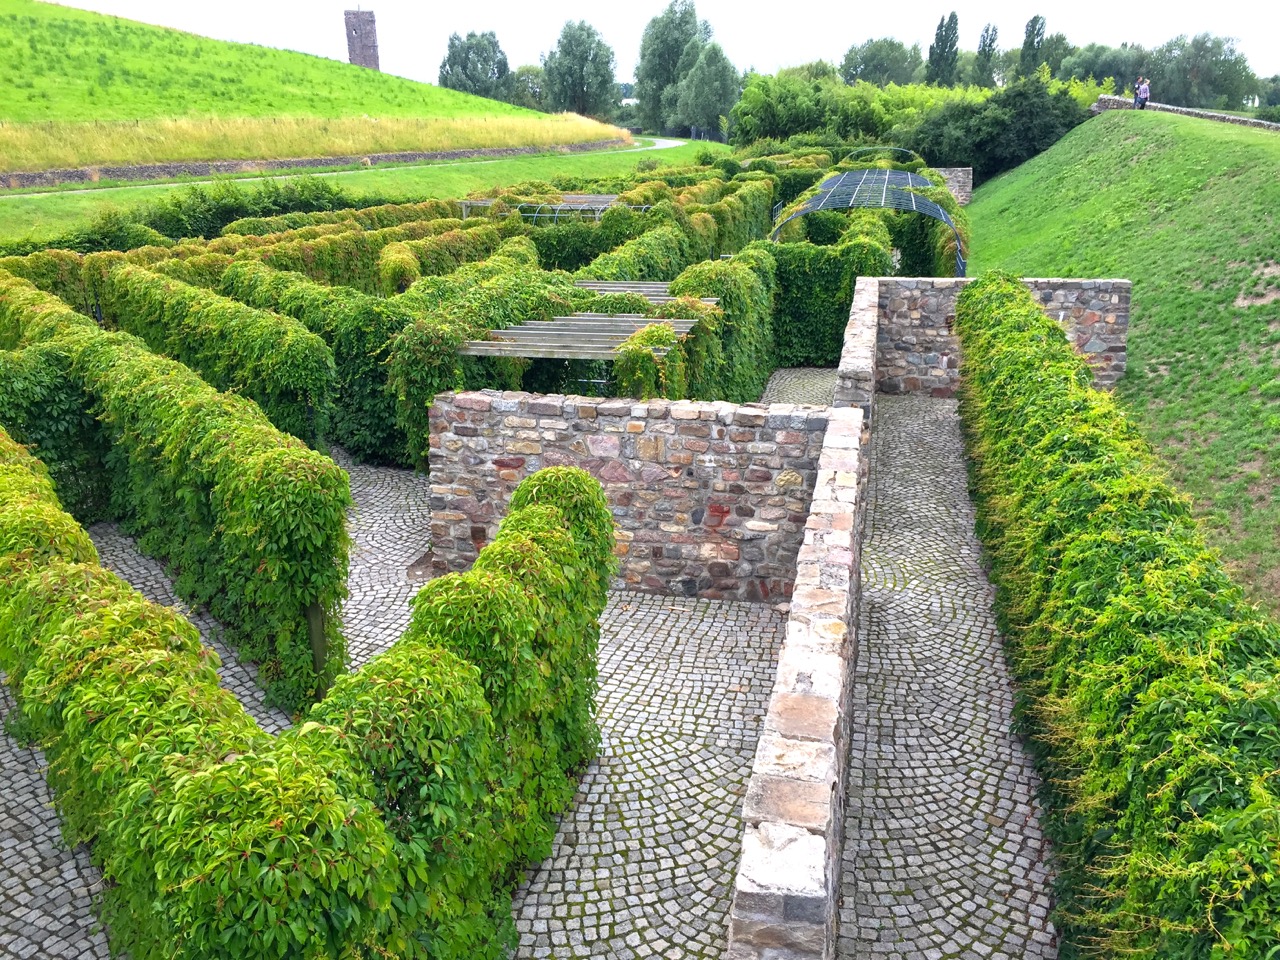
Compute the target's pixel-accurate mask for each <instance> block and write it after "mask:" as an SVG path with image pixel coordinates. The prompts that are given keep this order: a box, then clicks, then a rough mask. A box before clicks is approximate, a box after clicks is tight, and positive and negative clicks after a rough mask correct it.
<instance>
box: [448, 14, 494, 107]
mask: <svg viewBox="0 0 1280 960" xmlns="http://www.w3.org/2000/svg"><path fill="white" fill-rule="evenodd" d="M509 78H510V68H509V67H508V66H507V55H506V54H505V53H503V52H502V48H501V47H500V46H498V38H497V36H496V35H495V34H494V33H493V31H488V32H486V33H468V34H467V38H466V39H465V40H463V39H462V37H460V36H458V35H457V34H456V33H455V34H453V35H452V36H451V37H449V50H448V52H447V53H446V54H445V57H444V59H443V60H442V61H440V86H442V87H448V88H449V89H450V90H461V91H462V92H463V93H474V94H476V95H477V96H480V97H488V98H490V99H491V100H506V99H507V97H508V95H509V92H510V85H509Z"/></svg>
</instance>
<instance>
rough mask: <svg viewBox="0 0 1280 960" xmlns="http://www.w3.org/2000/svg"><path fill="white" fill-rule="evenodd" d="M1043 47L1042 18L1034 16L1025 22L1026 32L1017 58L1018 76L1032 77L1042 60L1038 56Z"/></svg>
mask: <svg viewBox="0 0 1280 960" xmlns="http://www.w3.org/2000/svg"><path fill="white" fill-rule="evenodd" d="M1043 47H1044V17H1042V16H1040V15H1039V14H1036V15H1035V16H1034V17H1032V18H1031V19H1030V20H1028V21H1027V29H1026V32H1025V33H1024V34H1023V35H1022V53H1021V54H1020V55H1019V56H1018V76H1019V77H1034V76H1035V75H1036V67H1038V66H1040V61H1041V60H1042V59H1043V58H1042V57H1041V55H1040V51H1041V48H1043Z"/></svg>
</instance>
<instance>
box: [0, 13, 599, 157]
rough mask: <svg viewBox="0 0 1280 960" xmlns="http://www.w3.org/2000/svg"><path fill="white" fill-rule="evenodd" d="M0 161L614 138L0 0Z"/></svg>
mask: <svg viewBox="0 0 1280 960" xmlns="http://www.w3.org/2000/svg"><path fill="white" fill-rule="evenodd" d="M0 91H3V96H0V171H16V170H43V169H50V168H54V167H78V166H90V165H94V164H122V163H157V162H163V161H166V160H224V159H247V158H261V157H266V158H279V157H306V156H337V155H346V154H363V153H374V152H390V151H396V150H442V149H461V148H467V147H476V146H495V147H502V146H541V145H549V144H554V143H582V142H586V141H589V140H602V139H608V138H610V137H612V136H616V135H617V133H616V130H615V128H613V127H609V126H606V125H603V124H597V123H595V122H594V121H589V120H586V119H584V118H581V117H573V118H572V119H565V118H556V117H550V116H548V115H546V114H541V113H536V112H534V111H531V110H524V109H521V108H519V107H513V106H511V105H510V104H506V103H499V102H497V101H494V100H485V99H483V98H480V97H473V96H470V95H468V94H462V93H457V92H456V91H453V90H446V89H443V88H440V87H435V86H432V85H430V84H425V83H418V82H416V81H413V80H406V79H404V78H402V77H395V76H391V75H389V74H384V73H378V72H376V71H372V70H366V69H364V68H363V67H356V66H352V65H351V64H347V63H341V62H339V61H337V60H327V59H325V58H323V57H314V56H311V55H309V54H303V53H294V52H291V51H287V50H274V49H270V48H267V47H259V46H254V45H252V44H243V43H229V42H226V41H222V40H210V39H208V38H206V37H198V36H195V35H194V34H189V33H183V32H181V31H178V30H170V29H168V28H164V27H154V26H149V25H147V24H142V23H135V22H133V21H130V20H121V19H120V18H118V17H108V16H104V15H102V14H98V13H92V12H89V11H86V10H76V9H73V8H71V7H61V6H56V5H54V4H49V3H38V2H34V0H0Z"/></svg>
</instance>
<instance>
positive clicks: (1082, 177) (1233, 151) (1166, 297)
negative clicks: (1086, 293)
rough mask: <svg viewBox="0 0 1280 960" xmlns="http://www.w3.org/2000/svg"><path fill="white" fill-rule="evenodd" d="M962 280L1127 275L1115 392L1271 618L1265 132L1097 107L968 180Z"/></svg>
mask: <svg viewBox="0 0 1280 960" xmlns="http://www.w3.org/2000/svg"><path fill="white" fill-rule="evenodd" d="M968 213H969V217H970V221H971V223H972V227H973V236H974V238H975V240H974V244H973V251H972V257H971V260H970V272H971V273H974V274H976V273H978V272H980V271H983V270H987V269H991V268H996V267H998V268H1003V269H1008V270H1014V271H1017V272H1019V273H1022V274H1024V275H1027V276H1042V277H1045V276H1059V277H1064V276H1065V277H1127V278H1129V279H1131V280H1132V281H1133V319H1132V326H1131V329H1130V334H1129V368H1128V373H1127V375H1126V376H1125V377H1124V378H1123V379H1122V380H1121V382H1120V385H1119V388H1118V391H1117V392H1118V396H1119V398H1120V399H1121V401H1122V403H1123V404H1124V405H1125V406H1126V407H1127V408H1128V409H1129V410H1130V412H1131V413H1132V414H1133V415H1134V416H1135V417H1136V419H1137V421H1138V423H1139V424H1140V425H1141V426H1142V428H1143V429H1144V431H1145V432H1146V434H1147V436H1148V437H1149V438H1150V439H1151V441H1152V442H1153V443H1154V444H1155V445H1156V447H1157V448H1158V450H1160V451H1161V453H1162V454H1163V456H1164V459H1165V461H1166V462H1167V463H1168V465H1169V468H1170V472H1171V475H1172V477H1173V479H1174V480H1175V482H1176V483H1177V484H1178V485H1179V486H1180V487H1181V488H1182V489H1184V490H1185V491H1187V492H1188V493H1189V494H1191V496H1192V497H1194V498H1195V501H1196V504H1197V508H1198V511H1199V513H1200V514H1201V516H1202V518H1203V520H1204V521H1205V522H1206V524H1207V526H1208V530H1209V536H1210V538H1211V540H1212V541H1213V542H1214V544H1215V545H1216V546H1217V547H1218V548H1219V549H1220V550H1221V551H1222V552H1223V554H1224V556H1225V557H1226V559H1227V561H1228V562H1229V564H1230V565H1231V566H1232V568H1233V570H1234V572H1235V574H1236V575H1237V576H1238V578H1239V579H1240V580H1241V581H1242V582H1243V583H1244V584H1245V585H1246V587H1247V588H1248V589H1250V591H1251V592H1252V594H1253V596H1254V598H1255V599H1257V600H1259V601H1261V602H1263V603H1264V604H1266V605H1267V606H1268V607H1269V608H1270V609H1271V610H1272V611H1277V610H1280V489H1278V486H1280V485H1278V484H1277V477H1278V476H1280V222H1278V218H1280V135H1277V134H1274V133H1270V132H1266V131H1259V130H1252V129H1248V128H1245V127H1236V126H1232V125H1229V124H1223V123H1214V122H1212V121H1206V120H1198V119H1193V118H1189V117H1179V116H1174V115H1169V114H1158V113H1133V112H1128V111H1112V112H1109V113H1104V114H1102V115H1101V116H1099V117H1097V118H1095V119H1092V120H1089V121H1088V122H1087V123H1085V124H1083V125H1082V126H1080V127H1077V128H1076V129H1075V130H1073V131H1072V132H1071V133H1070V134H1068V135H1067V136H1066V137H1064V138H1063V139H1062V140H1061V141H1060V142H1059V143H1058V144H1056V145H1055V146H1054V147H1052V148H1051V149H1050V150H1048V151H1046V152H1045V153H1043V154H1041V155H1040V156H1038V157H1036V158H1035V159H1033V160H1031V161H1030V162H1028V163H1026V164H1023V165H1022V166H1021V167H1019V168H1018V169H1016V170H1014V171H1012V172H1010V173H1008V174H1006V175H1004V176H1002V177H999V178H997V179H995V180H993V181H991V182H990V183H988V184H985V185H984V186H983V187H981V188H980V189H979V190H978V191H977V192H976V193H975V195H974V200H973V203H972V205H971V206H969V207H968Z"/></svg>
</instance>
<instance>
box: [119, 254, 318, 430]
mask: <svg viewBox="0 0 1280 960" xmlns="http://www.w3.org/2000/svg"><path fill="white" fill-rule="evenodd" d="M102 304H103V314H104V319H106V320H107V321H108V322H110V323H112V324H114V325H116V326H118V327H119V328H120V329H122V330H125V331H127V332H129V333H133V334H135V335H137V336H139V337H141V338H142V339H143V340H145V341H146V342H147V343H148V344H149V345H150V346H151V348H152V349H153V350H155V351H156V352H158V353H163V354H165V355H167V356H170V357H172V358H173V359H175V360H178V361H180V362H182V363H184V364H186V365H187V366H189V367H191V368H192V369H194V370H196V371H198V372H199V373H200V375H201V376H203V377H204V378H205V380H207V381H208V382H209V383H210V384H211V385H212V386H214V387H216V388H217V389H219V390H233V391H236V392H238V393H241V394H243V395H244V396H246V397H249V398H251V399H252V400H254V401H256V402H257V403H258V405H259V406H260V407H262V409H263V412H265V413H266V415H267V417H268V418H269V419H270V420H271V422H272V423H274V424H275V425H276V427H278V428H279V429H281V430H284V431H285V432H286V433H291V434H293V435H294V436H295V437H298V438H299V439H301V440H303V441H305V442H307V443H309V444H311V445H313V446H314V445H315V444H316V443H317V442H318V441H319V439H320V437H321V436H323V434H324V432H325V429H326V427H327V426H328V417H329V408H330V406H331V405H332V402H333V390H334V378H335V376H336V373H335V370H334V363H333V353H332V352H331V351H330V350H329V348H328V346H327V345H326V344H325V342H324V341H323V340H321V339H320V338H319V337H317V336H316V335H315V334H313V333H311V332H309V331H308V330H307V329H306V328H305V327H304V326H302V324H300V323H298V322H297V321H295V320H293V319H291V318H286V317H281V316H279V315H278V314H274V313H268V312H266V311H264V310H255V309H253V308H251V307H246V306H244V305H243V304H240V303H237V302H235V301H234V300H229V299H227V298H226V297H221V296H218V295H217V294H214V293H210V292H209V291H207V290H202V289H200V288H198V287H192V286H189V285H188V284H185V283H182V282H181V281H178V280H172V279H168V278H166V277H162V276H159V275H157V274H155V273H152V272H150V271H149V270H144V269H142V268H141V267H132V266H124V267H120V268H118V269H115V270H112V271H111V272H110V273H109V274H108V276H107V279H106V283H105V286H104V288H103V300H102Z"/></svg>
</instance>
